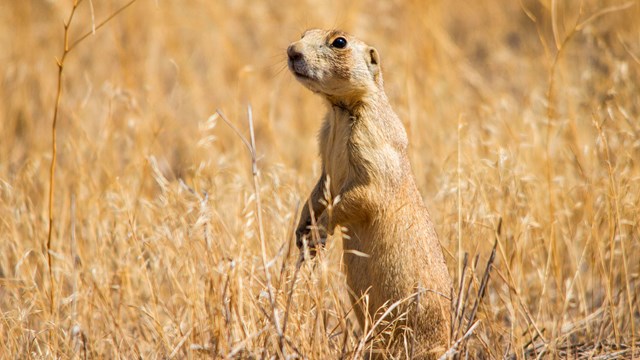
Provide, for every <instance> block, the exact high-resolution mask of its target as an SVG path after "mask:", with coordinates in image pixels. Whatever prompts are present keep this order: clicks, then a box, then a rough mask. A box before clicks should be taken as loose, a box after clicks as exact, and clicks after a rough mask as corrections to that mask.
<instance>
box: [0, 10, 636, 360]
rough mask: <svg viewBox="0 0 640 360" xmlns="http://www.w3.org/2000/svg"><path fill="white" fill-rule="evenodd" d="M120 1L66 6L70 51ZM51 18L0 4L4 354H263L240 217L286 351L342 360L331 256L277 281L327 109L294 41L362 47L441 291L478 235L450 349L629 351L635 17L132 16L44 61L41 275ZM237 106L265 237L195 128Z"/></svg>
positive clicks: (312, 174) (222, 135) (55, 40)
mask: <svg viewBox="0 0 640 360" xmlns="http://www.w3.org/2000/svg"><path fill="white" fill-rule="evenodd" d="M125 4H126V2H124V1H98V0H94V1H90V0H84V1H82V2H81V3H80V4H79V5H78V8H77V12H76V13H75V15H74V17H73V20H72V22H71V24H70V27H69V35H68V36H69V41H70V43H73V42H74V41H75V40H76V39H79V38H80V37H81V36H83V35H84V34H86V33H88V32H91V31H92V29H94V28H95V27H96V26H98V25H99V24H100V23H101V22H102V21H104V20H105V19H107V18H108V17H109V16H110V15H112V14H113V13H114V12H115V11H117V10H118V9H119V8H121V7H122V6H123V5H125ZM72 6H73V2H72V1H45V0H25V1H5V2H3V3H1V4H0V44H2V45H3V46H2V49H3V51H1V52H0V64H2V65H1V66H0V81H1V85H0V309H2V315H0V317H1V318H2V323H3V326H2V331H0V343H1V344H4V345H0V350H2V351H0V352H3V353H5V354H14V356H13V357H20V358H24V357H29V356H34V357H41V356H45V357H49V356H53V355H56V356H61V357H65V358H66V357H75V356H82V355H83V354H84V355H87V354H88V355H92V356H105V357H118V356H122V357H131V356H142V357H159V356H163V357H172V356H177V357H192V356H201V355H202V354H205V355H207V354H208V355H213V356H216V357H234V356H235V357H244V358H252V357H260V356H263V355H264V354H265V353H266V354H270V355H275V354H279V353H278V351H280V352H283V351H285V350H282V348H283V347H280V348H278V346H275V345H273V344H272V343H273V342H274V341H275V340H273V338H274V337H276V335H274V334H276V333H277V331H276V330H274V329H271V328H269V327H267V329H266V330H261V329H262V327H263V326H264V324H265V322H266V323H268V321H267V320H265V319H268V316H267V315H265V314H266V313H265V310H264V309H265V308H264V307H261V306H264V305H265V303H263V301H264V299H263V297H261V294H263V295H264V289H265V284H264V281H265V277H264V269H263V268H261V266H262V264H261V263H260V261H258V259H259V257H260V246H259V244H260V242H259V237H260V235H259V233H260V232H259V231H258V230H259V227H260V226H262V227H263V230H264V234H265V235H264V240H265V241H266V243H267V256H268V257H269V259H272V260H273V261H274V264H277V266H272V267H271V268H270V270H269V271H271V272H273V276H274V278H275V280H274V288H275V291H276V296H277V299H276V304H275V306H276V308H277V309H276V310H278V311H281V312H283V313H284V311H285V310H284V309H285V308H288V306H287V305H286V304H287V299H288V298H290V299H292V300H290V304H291V308H290V310H288V311H289V314H288V315H287V316H288V318H290V320H289V321H290V325H289V329H290V330H288V332H289V333H290V334H291V335H290V336H291V337H292V338H291V339H290V340H288V341H289V342H287V344H288V345H286V346H284V348H286V349H287V350H286V351H288V352H289V354H291V353H297V354H298V355H300V356H302V355H304V356H307V357H308V358H318V359H321V358H339V357H347V358H349V357H350V356H352V355H353V356H356V355H357V353H356V350H355V349H356V348H357V344H358V342H359V341H361V337H362V334H361V333H360V330H359V329H358V326H357V325H355V323H354V320H353V319H352V318H351V317H350V316H351V315H348V314H345V313H346V312H347V311H343V310H344V308H345V307H346V308H348V307H349V302H348V300H347V298H346V294H347V289H346V285H345V284H344V281H343V279H342V275H341V272H340V251H339V250H340V242H339V241H334V242H332V244H330V246H329V248H328V249H327V256H326V258H324V260H319V263H320V264H321V266H319V269H315V268H311V267H304V266H303V268H302V270H301V271H300V275H296V276H299V278H295V277H294V273H295V271H294V260H295V259H294V258H295V257H296V256H297V250H296V249H291V251H289V245H290V244H291V232H292V228H293V224H294V222H295V221H296V220H297V210H298V209H299V207H300V203H301V202H302V201H304V199H305V198H306V196H307V194H308V192H309V190H310V189H311V187H312V186H313V184H314V183H315V181H316V179H317V177H318V176H319V173H320V169H319V161H318V158H317V155H316V153H317V145H316V140H315V139H316V133H317V130H318V128H319V125H320V122H321V119H322V117H323V114H324V112H325V108H324V104H323V102H322V100H321V99H320V98H319V97H317V96H315V95H313V94H312V93H311V92H309V91H307V90H306V89H304V88H303V87H302V86H301V85H300V84H298V83H296V81H295V79H293V77H292V76H291V75H290V74H289V72H288V69H287V67H286V56H285V51H286V47H287V46H288V44H289V43H291V42H293V41H295V40H297V39H298V38H299V37H300V35H301V34H302V32H304V30H306V29H308V28H339V29H342V30H345V31H348V32H350V33H353V34H354V35H356V36H358V37H359V38H361V39H363V40H364V41H366V42H367V43H369V44H371V45H372V46H375V47H376V48H377V49H378V51H379V53H380V56H381V63H382V69H383V74H384V79H385V88H386V91H387V94H388V96H389V98H390V100H391V103H392V105H393V107H394V109H395V111H396V112H397V113H398V115H399V116H400V118H401V119H402V121H403V122H404V125H405V127H406V128H407V132H408V134H409V140H410V158H411V161H412V166H413V172H414V174H415V176H416V179H417V182H418V186H419V189H420V191H421V193H422V194H423V197H424V199H425V203H426V204H427V206H428V208H429V209H430V211H431V215H432V217H433V219H434V222H435V223H436V226H437V228H438V233H439V235H440V241H441V243H442V245H443V248H444V249H445V253H446V258H447V262H448V265H449V268H450V270H451V274H452V275H453V277H454V279H455V282H456V284H458V283H459V281H460V280H459V279H460V276H461V267H462V262H461V259H462V254H463V253H465V252H467V253H469V256H470V257H471V258H473V257H474V256H476V255H478V256H479V257H480V259H481V261H480V262H479V265H478V271H480V270H483V268H484V265H483V264H485V262H486V259H487V258H488V256H489V253H490V251H491V248H492V246H493V243H494V240H495V239H496V238H497V239H498V247H497V249H498V250H497V257H496V262H495V263H494V270H493V272H492V274H491V282H490V288H489V291H488V294H487V296H486V298H485V299H484V302H483V304H482V305H481V307H480V314H479V318H480V319H481V320H482V323H481V326H480V327H479V328H478V330H477V334H474V335H473V337H472V339H471V342H470V344H469V347H470V349H469V350H468V351H470V353H471V354H473V355H474V356H477V357H487V358H489V357H491V358H502V357H505V356H514V357H515V358H526V357H528V356H535V355H536V354H539V353H540V351H542V352H543V354H547V355H549V356H560V357H562V356H565V355H567V354H569V353H571V351H574V352H576V353H577V352H578V351H582V352H583V353H586V351H591V353H589V354H590V355H591V356H596V355H598V354H606V353H609V352H610V351H613V350H611V349H617V350H616V351H626V352H625V353H624V354H623V355H624V356H629V357H631V355H630V354H631V351H635V350H634V349H635V346H632V345H633V344H635V342H636V341H638V338H639V337H640V335H639V334H640V313H639V310H638V293H639V292H640V290H639V289H640V275H639V272H640V237H639V235H638V234H639V228H640V224H639V221H640V207H639V205H638V204H640V167H639V164H638V160H639V159H640V122H639V121H638V120H639V119H638V116H639V114H640V98H639V95H638V94H639V85H638V84H640V23H639V22H638V20H637V19H639V18H640V3H639V2H638V1H636V0H632V1H617V0H610V1H604V0H585V1H544V0H539V1H536V0H520V1H508V2H505V1H490V0H483V1H475V2H468V1H459V0H453V1H441V0H434V1H384V2H380V1H364V0H363V1H348V2H346V1H312V0H306V1H262V2H258V1H242V0H241V1H216V2H212V1H201V0H194V1H189V2H182V1H166V0H155V1H151V0H138V1H136V2H135V3H133V4H132V5H131V6H130V7H128V8H126V9H125V10H124V11H123V12H122V13H120V14H118V15H117V16H116V17H114V18H113V19H112V20H111V21H109V22H108V23H107V24H106V25H105V26H104V27H101V28H98V29H97V31H95V34H92V35H90V36H89V37H87V38H86V39H85V40H83V41H82V42H80V43H79V44H78V45H77V46H75V47H74V48H73V49H72V50H71V52H70V53H69V54H68V57H66V58H65V63H64V71H63V77H62V80H63V81H62V97H61V102H60V107H59V119H58V124H57V129H56V131H57V136H58V138H57V145H58V154H57V160H58V163H57V167H56V175H55V188H54V207H53V209H54V211H53V213H54V221H53V237H52V246H51V252H50V254H52V256H53V263H52V272H53V275H54V279H55V280H56V281H54V282H51V279H50V278H49V276H48V265H47V249H46V247H45V245H46V239H47V227H48V200H49V199H48V191H49V166H50V162H51V158H52V156H51V125H52V119H53V113H54V107H55V100H56V89H57V71H58V68H57V65H56V57H57V58H60V57H61V56H62V54H63V44H64V27H63V24H64V22H65V21H66V20H67V19H68V16H69V13H70V11H71V8H72ZM248 106H251V109H252V115H253V121H254V125H255V139H256V149H257V156H258V167H259V169H260V185H261V186H260V194H261V195H262V196H261V201H260V204H259V205H260V209H261V211H262V214H263V220H262V222H259V219H258V218H257V216H256V200H257V199H256V194H255V192H254V188H253V178H252V175H251V159H250V155H249V152H248V151H247V149H246V147H245V146H244V145H243V143H242V141H241V140H240V138H239V137H238V136H237V135H236V134H235V133H234V131H233V130H232V129H231V128H230V127H229V126H227V125H226V124H225V123H224V122H223V121H221V119H220V117H219V116H217V115H215V113H216V110H217V109H219V110H221V111H222V112H223V113H224V114H225V115H226V117H227V118H228V119H229V120H230V121H231V122H232V123H233V124H234V125H235V126H236V127H237V128H239V129H240V132H241V133H242V134H243V135H244V136H246V137H247V138H248V137H249V127H248V114H247V109H248ZM499 224H500V226H499ZM292 259H294V260H292ZM309 266H311V265H309ZM320 270H321V271H320ZM468 279H469V280H468V281H469V282H470V283H471V284H472V288H477V286H478V281H477V280H478V279H477V276H476V275H473V274H468ZM296 281H297V282H296ZM52 286H53V289H54V295H55V296H54V298H53V303H51V288H52ZM456 286H457V285H456ZM289 294H293V295H291V296H289ZM340 309H343V310H340ZM341 311H342V312H341ZM276 312H277V311H276ZM317 314H321V315H317ZM340 314H342V315H340ZM281 315H282V314H281ZM282 316H284V315H282ZM318 316H321V317H324V321H323V322H322V321H321V322H320V323H322V324H324V325H322V326H321V325H320V323H319V322H318V319H317V317H318ZM344 319H348V321H346V320H344ZM336 324H338V325H336ZM333 325H335V326H338V328H339V329H342V330H341V331H342V332H341V333H340V334H342V335H340V337H333V336H331V331H330V330H331V328H332V327H333ZM327 327H328V329H327ZM334 330H335V328H334ZM261 331H262V332H261ZM314 339H315V340H314ZM343 343H344V344H347V345H344V346H343ZM270 344H271V345H270ZM272 345H273V346H272ZM627 347H629V348H627ZM638 347H640V346H638ZM238 349H241V350H238ZM345 349H346V350H345ZM625 349H626V350H625ZM234 351H236V352H235V353H234ZM261 354H262V355H261ZM169 355H170V356H169ZM203 356H204V355H203ZM567 356H568V355H567ZM636 356H640V355H636Z"/></svg>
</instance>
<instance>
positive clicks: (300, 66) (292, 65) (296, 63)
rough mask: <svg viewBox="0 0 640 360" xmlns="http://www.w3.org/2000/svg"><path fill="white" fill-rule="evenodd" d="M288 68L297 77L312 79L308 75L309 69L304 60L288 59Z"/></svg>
mask: <svg viewBox="0 0 640 360" xmlns="http://www.w3.org/2000/svg"><path fill="white" fill-rule="evenodd" d="M289 70H291V72H292V73H293V75H295V77H296V78H297V79H306V80H313V78H312V77H311V76H310V75H309V69H308V68H307V64H305V63H304V60H291V59H289Z"/></svg>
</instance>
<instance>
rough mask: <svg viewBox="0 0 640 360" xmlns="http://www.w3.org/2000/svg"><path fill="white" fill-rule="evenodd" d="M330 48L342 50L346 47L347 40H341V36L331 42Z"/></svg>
mask: <svg viewBox="0 0 640 360" xmlns="http://www.w3.org/2000/svg"><path fill="white" fill-rule="evenodd" d="M331 46H333V47H335V48H338V49H344V48H345V47H346V46H347V39H345V38H343V37H342V36H340V37H337V38H336V39H335V40H333V42H332V43H331Z"/></svg>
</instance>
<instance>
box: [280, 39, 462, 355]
mask: <svg viewBox="0 0 640 360" xmlns="http://www.w3.org/2000/svg"><path fill="white" fill-rule="evenodd" d="M287 55H288V65H289V69H290V70H291V72H292V73H293V75H294V76H295V77H296V79H297V80H298V81H299V82H301V83H302V84H303V85H304V86H305V87H307V88H308V89H309V90H311V91H313V92H314V93H317V94H319V95H320V96H322V97H323V98H324V99H325V100H326V102H327V105H328V112H327V115H326V116H325V118H324V122H323V123H322V127H321V130H320V135H319V148H320V156H321V158H322V175H321V176H320V179H319V180H318V183H317V184H316V186H315V188H314V189H313V191H312V192H311V195H310V196H309V199H308V201H307V203H306V204H305V206H304V207H303V209H302V212H301V215H300V221H299V224H298V227H297V230H296V242H297V245H298V247H301V248H302V247H303V245H304V244H308V245H309V247H311V248H312V250H314V249H315V247H316V246H317V244H315V243H313V241H312V239H313V238H316V237H314V236H311V231H317V233H316V234H319V235H320V236H319V237H320V240H321V243H324V241H325V240H326V237H327V236H328V235H333V232H334V228H335V227H336V226H341V227H344V228H346V229H347V230H346V234H347V235H348V238H347V237H343V248H344V250H345V253H344V261H345V268H346V275H347V283H348V285H349V287H350V288H351V290H352V291H353V294H354V296H353V299H354V300H357V299H358V298H359V297H360V296H362V295H363V294H368V297H369V304H368V309H364V311H366V312H368V314H369V316H370V317H371V318H372V319H373V320H374V321H375V320H376V319H377V318H378V317H379V315H380V314H382V313H383V312H384V307H385V306H389V305H391V304H393V303H394V302H396V301H399V300H402V299H407V298H410V300H408V301H405V302H404V303H403V304H406V306H403V307H402V306H401V307H399V309H404V311H407V316H406V318H407V320H406V321H404V322H402V325H405V326H406V327H408V328H410V329H411V331H412V332H413V333H414V335H415V345H416V346H415V348H414V355H416V356H415V358H422V359H431V358H435V357H437V356H438V355H440V354H441V353H442V352H444V351H445V350H446V348H447V346H448V342H449V331H450V329H449V324H450V320H449V309H450V301H449V300H448V299H447V298H446V296H448V295H449V294H450V289H451V279H450V277H449V273H448V270H447V267H446V264H445V260H444V257H443V254H442V249H441V247H440V244H439V242H438V238H437V234H436V232H435V229H434V226H433V224H432V222H431V220H430V216H429V213H428V211H427V209H426V208H425V207H424V205H423V202H422V198H421V196H420V193H419V192H418V189H417V187H416V184H415V180H414V177H413V174H412V172H411V165H410V163H409V158H408V156H407V145H408V140H407V134H406V132H405V129H404V126H403V124H402V122H401V121H400V119H399V118H398V116H397V115H396V114H395V112H394V111H393V110H392V109H391V106H390V104H389V101H388V99H387V96H386V94H385V92H384V88H383V81H382V72H381V69H380V56H379V55H378V51H377V50H376V49H375V48H373V47H370V46H368V45H367V44H365V43H364V42H362V41H360V40H358V39H357V38H355V37H353V36H351V35H349V34H347V33H344V32H341V31H334V30H331V31H327V30H317V29H314V30H308V31H306V32H305V33H304V34H303V35H302V38H301V39H300V40H298V41H296V42H294V43H292V44H291V45H290V46H289V47H288V49H287ZM326 182H328V185H327V184H326ZM325 187H327V188H328V189H329V190H330V192H331V195H332V197H334V198H335V197H337V196H339V201H338V202H337V203H336V204H335V205H333V206H331V209H330V211H329V210H327V209H325V206H324V205H323V202H322V201H321V200H322V199H323V198H324V196H323V192H324V190H325ZM310 210H312V211H310ZM312 212H313V214H314V216H315V218H316V221H312V219H311V213H312ZM312 224H316V225H317V226H315V227H314V229H312V226H311V225H312ZM417 293H419V294H420V295H419V296H416V294H417ZM417 299H419V302H418V307H417V309H416V308H415V303H416V300H417ZM356 308H357V307H356ZM401 311H402V310H399V311H398V312H395V314H399V313H400V312H401ZM356 313H357V314H358V320H359V322H360V324H361V325H363V323H364V319H365V316H366V315H365V313H363V312H362V311H360V312H358V311H357V312H356ZM388 320H391V319H388ZM396 335H397V333H394V336H392V337H390V338H387V341H390V342H392V343H393V342H395V343H396V345H392V348H394V347H395V348H396V350H395V351H396V353H398V352H399V351H402V350H398V348H399V347H400V346H402V345H403V344H402V342H403V341H398V339H397V338H398V337H399V336H396ZM394 338H396V339H394Z"/></svg>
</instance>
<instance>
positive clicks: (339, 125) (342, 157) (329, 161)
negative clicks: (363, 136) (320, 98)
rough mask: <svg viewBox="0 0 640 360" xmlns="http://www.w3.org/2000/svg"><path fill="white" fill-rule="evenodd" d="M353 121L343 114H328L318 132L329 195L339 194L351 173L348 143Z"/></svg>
mask: <svg viewBox="0 0 640 360" xmlns="http://www.w3.org/2000/svg"><path fill="white" fill-rule="evenodd" d="M352 124H353V120H352V119H351V118H350V116H349V115H348V114H346V113H343V112H338V111H332V112H331V113H329V114H328V115H327V117H326V119H325V121H324V124H323V125H322V129H321V131H320V155H321V157H322V162H323V165H324V171H325V173H326V175H327V176H328V177H329V179H330V181H331V184H330V185H331V186H330V189H331V195H332V196H333V197H335V196H336V195H338V194H339V192H340V190H341V189H342V186H343V185H344V183H345V182H346V181H347V180H348V179H349V177H350V176H351V172H352V164H351V156H350V155H351V154H350V153H349V152H350V151H351V149H350V146H349V141H350V137H351V131H352Z"/></svg>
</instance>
